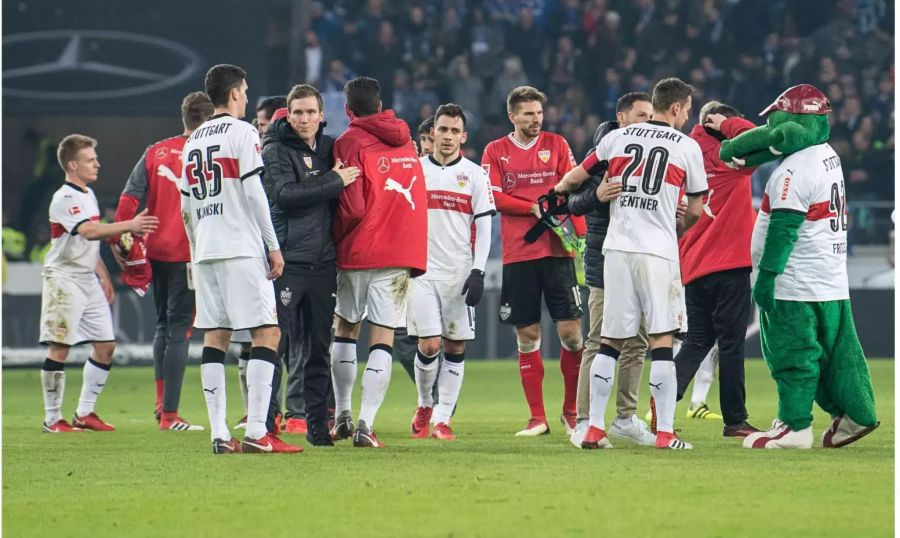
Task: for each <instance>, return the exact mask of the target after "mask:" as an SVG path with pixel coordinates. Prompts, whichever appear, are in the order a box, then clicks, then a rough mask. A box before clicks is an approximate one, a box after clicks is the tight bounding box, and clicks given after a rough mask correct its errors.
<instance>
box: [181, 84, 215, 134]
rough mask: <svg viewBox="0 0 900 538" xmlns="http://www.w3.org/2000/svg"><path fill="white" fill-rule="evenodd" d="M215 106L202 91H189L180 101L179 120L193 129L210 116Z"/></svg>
mask: <svg viewBox="0 0 900 538" xmlns="http://www.w3.org/2000/svg"><path fill="white" fill-rule="evenodd" d="M214 111H215V107H213V104H212V101H210V100H209V96H208V95H206V94H205V93H204V92H191V93H189V94H187V95H186V96H185V97H184V100H182V101H181V122H182V123H183V124H184V128H185V129H187V130H189V131H193V130H194V129H196V128H197V127H200V125H202V124H203V122H204V121H206V120H208V119H209V118H210V117H212V115H213V112H214Z"/></svg>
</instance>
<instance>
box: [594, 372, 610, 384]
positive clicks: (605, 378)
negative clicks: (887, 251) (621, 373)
mask: <svg viewBox="0 0 900 538" xmlns="http://www.w3.org/2000/svg"><path fill="white" fill-rule="evenodd" d="M594 377H596V378H599V379H602V380H603V381H606V382H607V383H611V382H612V376H609V377H603V376H602V375H600V374H594Z"/></svg>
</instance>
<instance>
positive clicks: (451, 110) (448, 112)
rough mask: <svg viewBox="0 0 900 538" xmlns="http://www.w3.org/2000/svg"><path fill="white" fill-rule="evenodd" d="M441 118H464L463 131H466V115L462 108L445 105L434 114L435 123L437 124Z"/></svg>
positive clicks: (454, 104)
mask: <svg viewBox="0 0 900 538" xmlns="http://www.w3.org/2000/svg"><path fill="white" fill-rule="evenodd" d="M441 116H450V117H451V118H462V122H463V131H465V130H466V113H465V112H463V109H462V107H461V106H459V105H457V104H456V103H444V104H443V105H441V106H439V107H438V109H437V110H436V111H435V112H434V123H437V120H438V118H440V117H441Z"/></svg>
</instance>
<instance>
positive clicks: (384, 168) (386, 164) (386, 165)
mask: <svg viewBox="0 0 900 538" xmlns="http://www.w3.org/2000/svg"><path fill="white" fill-rule="evenodd" d="M377 164H378V171H379V172H381V173H382V174H387V173H388V172H389V171H390V170H391V162H390V161H388V158H387V157H381V158H380V159H378V163H377Z"/></svg>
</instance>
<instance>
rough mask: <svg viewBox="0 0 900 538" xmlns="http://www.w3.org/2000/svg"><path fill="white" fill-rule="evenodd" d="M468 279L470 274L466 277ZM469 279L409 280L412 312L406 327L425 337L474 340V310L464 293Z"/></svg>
mask: <svg viewBox="0 0 900 538" xmlns="http://www.w3.org/2000/svg"><path fill="white" fill-rule="evenodd" d="M466 278H468V277H466ZM465 282H466V279H465V278H462V279H459V280H426V279H425V278H422V277H419V278H413V279H410V281H409V312H408V314H407V318H408V320H407V324H406V330H407V331H408V332H409V335H410V336H419V337H422V338H426V337H430V336H443V337H444V338H446V339H448V340H474V339H475V309H474V308H470V307H468V306H466V296H465V295H462V288H463V284H465Z"/></svg>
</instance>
